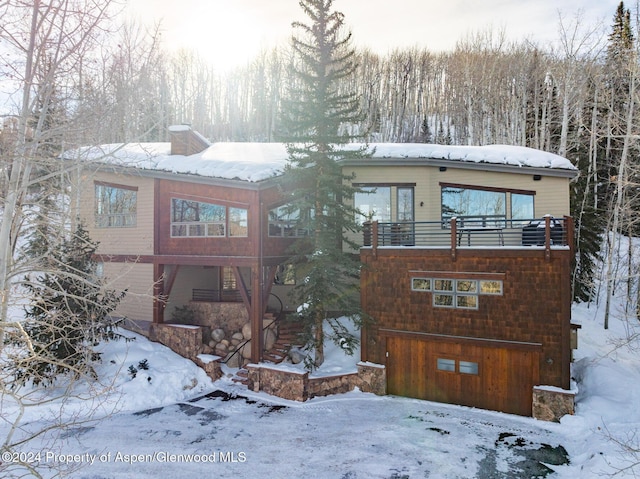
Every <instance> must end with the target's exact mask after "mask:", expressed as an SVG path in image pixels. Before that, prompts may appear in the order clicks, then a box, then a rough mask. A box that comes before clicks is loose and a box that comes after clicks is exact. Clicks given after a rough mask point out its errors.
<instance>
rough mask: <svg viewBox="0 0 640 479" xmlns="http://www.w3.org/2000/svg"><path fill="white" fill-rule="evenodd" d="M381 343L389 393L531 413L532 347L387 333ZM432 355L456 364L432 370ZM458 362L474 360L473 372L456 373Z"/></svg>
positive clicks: (536, 357) (534, 367)
mask: <svg viewBox="0 0 640 479" xmlns="http://www.w3.org/2000/svg"><path fill="white" fill-rule="evenodd" d="M386 346H387V360H386V366H387V392H388V393H389V394H397V395H400V396H407V397H415V398H418V399H426V400H429V401H438V402H445V403H451V404H460V405H463V406H471V407H479V408H482V409H492V410H496V411H502V412H507V413H512V414H520V415H524V416H530V415H531V394H532V390H533V386H534V385H536V384H538V380H539V378H538V363H539V351H538V350H536V348H535V347H530V348H520V347H518V345H504V344H503V345H500V346H496V345H493V346H492V345H488V344H482V342H479V341H477V342H475V344H474V342H473V341H470V340H467V341H466V342H465V343H464V344H463V343H460V342H457V341H456V340H454V339H449V340H442V339H438V340H435V339H427V338H420V337H407V336H388V337H386ZM511 346H513V347H511ZM438 359H445V360H448V361H453V362H454V365H455V368H456V369H455V370H454V371H442V370H438V368H437V364H438ZM461 361H465V362H471V363H474V364H477V366H478V371H477V374H468V373H463V372H460V370H459V366H458V365H459V364H460V362H461Z"/></svg>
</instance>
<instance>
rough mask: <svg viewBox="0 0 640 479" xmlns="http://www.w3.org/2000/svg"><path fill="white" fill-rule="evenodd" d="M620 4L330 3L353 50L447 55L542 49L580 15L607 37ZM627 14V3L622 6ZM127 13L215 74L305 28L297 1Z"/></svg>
mask: <svg viewBox="0 0 640 479" xmlns="http://www.w3.org/2000/svg"><path fill="white" fill-rule="evenodd" d="M618 3H619V0H535V1H531V0H482V1H479V0H445V1H442V0H393V1H390V0H335V1H334V3H333V9H334V10H337V11H340V12H342V13H344V15H345V24H346V26H347V27H348V28H349V29H350V30H351V32H352V33H353V42H354V45H355V46H358V47H368V48H370V49H371V50H373V51H375V52H378V53H381V54H385V53H388V52H389V51H393V50H394V49H396V48H408V47H414V46H415V47H425V48H427V49H429V50H430V51H434V52H437V51H451V50H453V49H454V48H455V45H456V43H457V42H458V41H459V40H463V39H465V38H468V37H469V35H472V34H474V33H479V32H487V31H493V32H494V33H496V34H497V33H498V32H500V31H504V33H505V34H506V37H507V38H508V39H512V40H525V39H529V40H532V41H534V42H536V43H538V44H540V45H541V46H546V45H549V44H551V43H552V42H557V40H558V39H559V33H558V32H559V19H560V16H562V17H563V18H564V22H565V24H568V23H569V22H572V21H574V20H575V18H576V15H577V14H578V13H581V15H582V16H581V18H582V20H581V22H580V23H581V24H582V25H584V26H585V27H586V26H590V27H596V26H598V25H600V26H601V27H602V28H603V31H604V32H605V33H608V31H609V29H610V25H611V23H612V19H613V16H614V14H615V10H616V7H617V6H618ZM627 4H628V5H627V6H628V7H630V6H632V5H631V2H627ZM128 11H129V14H130V15H132V16H133V17H134V18H139V19H142V20H143V21H146V22H151V23H153V22H158V21H161V25H162V27H163V30H164V33H163V35H164V39H165V41H166V43H167V45H168V46H169V47H170V48H176V49H177V48H192V49H195V50H197V51H198V52H199V53H200V54H201V55H202V56H203V57H204V58H206V59H208V60H209V61H211V62H212V63H213V64H214V65H215V66H217V67H218V68H220V69H228V68H230V67H233V66H237V65H242V64H244V63H246V61H247V60H249V59H251V58H252V57H253V56H255V55H256V54H257V53H258V52H259V51H260V50H261V49H265V48H266V49H269V48H271V47H274V46H277V45H278V44H281V43H283V42H286V41H287V39H288V38H289V37H290V35H291V33H292V29H291V22H292V21H295V20H304V21H307V20H308V18H306V17H304V14H303V12H302V9H301V8H300V6H299V5H298V1H297V0H180V1H179V2H176V1H175V0H129V5H128Z"/></svg>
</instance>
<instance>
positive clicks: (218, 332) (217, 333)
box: [211, 328, 224, 343]
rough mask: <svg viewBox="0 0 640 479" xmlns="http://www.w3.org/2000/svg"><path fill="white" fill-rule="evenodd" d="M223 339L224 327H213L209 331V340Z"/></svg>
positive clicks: (217, 341) (218, 340)
mask: <svg viewBox="0 0 640 479" xmlns="http://www.w3.org/2000/svg"><path fill="white" fill-rule="evenodd" d="M223 339H224V329H220V328H218V329H214V330H213V331H211V340H212V341H215V342H216V343H219V342H220V341H222V340H223Z"/></svg>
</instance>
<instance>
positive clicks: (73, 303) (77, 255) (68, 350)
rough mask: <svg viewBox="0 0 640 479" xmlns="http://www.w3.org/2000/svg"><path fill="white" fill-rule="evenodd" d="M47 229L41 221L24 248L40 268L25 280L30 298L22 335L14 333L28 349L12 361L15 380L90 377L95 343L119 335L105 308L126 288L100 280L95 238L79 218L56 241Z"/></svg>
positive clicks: (47, 381)
mask: <svg viewBox="0 0 640 479" xmlns="http://www.w3.org/2000/svg"><path fill="white" fill-rule="evenodd" d="M50 233H51V231H50V230H49V229H48V228H47V226H46V225H43V227H42V228H37V229H36V230H35V232H34V234H33V236H32V238H31V241H30V244H29V246H28V248H27V253H28V254H30V255H33V257H34V258H36V259H37V260H38V261H39V263H40V265H41V268H42V271H43V272H42V273H40V274H38V275H37V276H33V277H31V276H28V277H26V278H25V282H24V286H25V288H26V290H27V291H28V293H29V297H30V298H31V304H30V305H29V306H27V307H26V308H25V318H26V320H25V323H24V328H23V329H24V336H22V337H17V338H15V343H16V344H18V345H21V346H26V347H25V350H27V351H28V354H27V355H26V356H25V357H24V358H23V359H22V360H21V361H18V362H16V367H15V372H14V375H15V378H16V381H17V383H19V384H24V383H26V382H29V381H30V382H32V383H33V384H35V385H38V384H42V385H44V386H48V385H51V384H53V383H54V382H55V380H56V378H57V377H59V376H62V375H66V374H69V375H71V376H73V377H80V376H85V375H88V376H93V377H95V370H94V368H93V365H94V364H95V362H96V361H98V360H99V359H100V353H99V352H97V351H96V350H95V346H96V345H97V344H98V343H99V342H100V341H109V340H115V339H119V338H120V337H122V336H121V335H120V334H119V333H118V332H117V331H116V327H117V321H115V320H113V319H112V318H111V317H110V316H109V313H111V312H112V311H113V310H114V309H115V308H116V306H117V305H118V303H119V302H120V300H121V299H122V298H123V297H124V294H125V293H124V292H115V291H113V290H107V289H105V288H104V287H103V285H102V284H101V279H100V278H99V277H98V276H97V274H96V263H95V261H94V260H93V254H94V253H95V251H96V248H97V244H96V243H94V242H92V241H91V239H90V238H89V235H88V233H87V231H86V230H85V229H84V227H83V225H82V224H79V226H78V227H77V229H76V232H75V234H73V235H72V236H71V237H70V238H66V239H64V240H63V241H62V242H61V243H60V244H56V242H55V238H56V237H57V236H52V235H51V234H50Z"/></svg>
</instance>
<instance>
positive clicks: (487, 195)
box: [442, 186, 507, 226]
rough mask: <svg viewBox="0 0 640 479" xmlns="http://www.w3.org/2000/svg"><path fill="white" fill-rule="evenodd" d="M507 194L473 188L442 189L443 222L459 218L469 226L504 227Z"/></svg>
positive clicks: (444, 187) (449, 187) (451, 187)
mask: <svg viewBox="0 0 640 479" xmlns="http://www.w3.org/2000/svg"><path fill="white" fill-rule="evenodd" d="M506 205H507V193H506V192H498V191H487V190H482V189H473V188H458V187H453V186H443V187H442V220H443V222H445V221H449V220H450V219H451V218H452V217H454V216H455V217H457V218H458V219H459V220H460V221H463V222H464V224H468V225H469V226H472V225H473V226H503V225H504V221H505V220H506V218H507V209H506V208H507V206H506Z"/></svg>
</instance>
